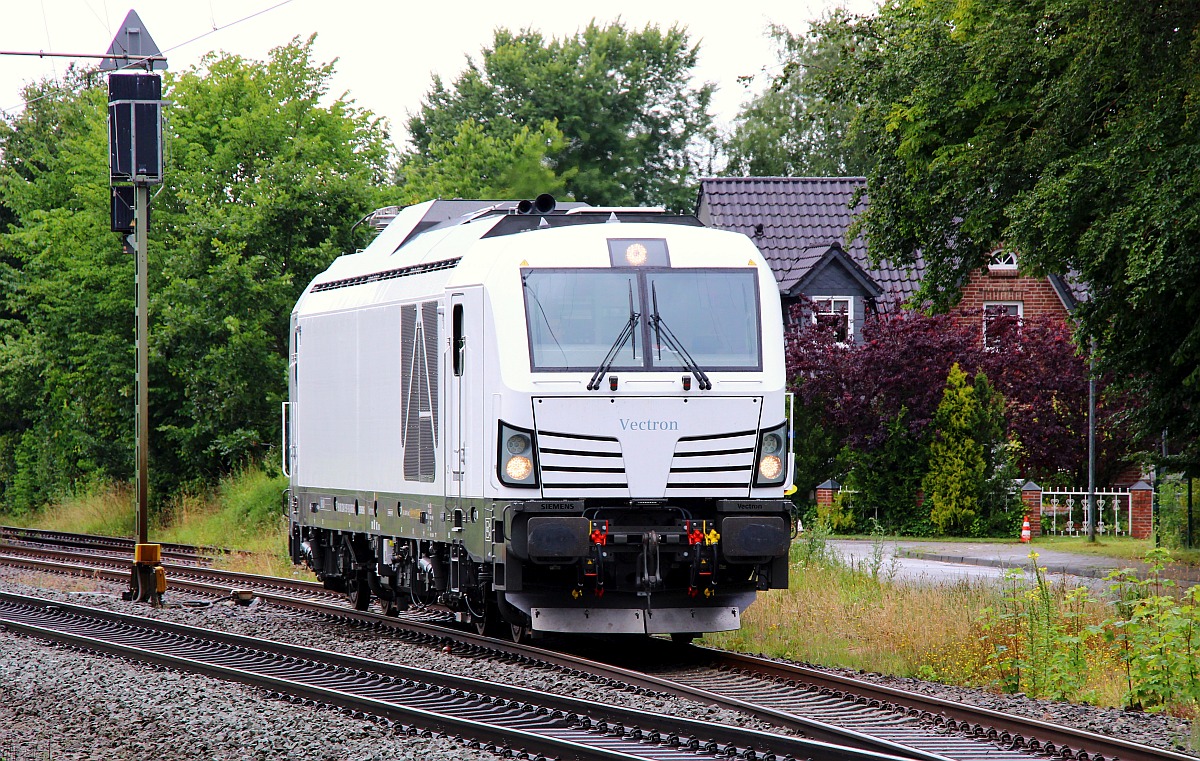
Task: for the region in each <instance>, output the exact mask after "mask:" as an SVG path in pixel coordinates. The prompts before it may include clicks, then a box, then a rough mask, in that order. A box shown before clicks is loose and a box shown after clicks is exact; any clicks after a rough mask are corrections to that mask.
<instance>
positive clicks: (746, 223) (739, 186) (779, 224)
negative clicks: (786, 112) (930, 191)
mask: <svg viewBox="0 0 1200 761" xmlns="http://www.w3.org/2000/svg"><path fill="white" fill-rule="evenodd" d="M865 187H866V178H864V177H710V178H705V179H702V180H701V181H700V192H699V197H698V199H697V203H696V216H697V217H698V218H699V219H700V221H701V222H703V223H704V224H706V225H709V226H711V227H717V228H721V229H726V230H735V231H737V232H741V233H745V234H746V235H748V236H750V237H751V238H752V239H753V240H754V242H755V243H756V244H757V245H758V247H759V250H760V251H762V253H763V257H764V258H765V259H766V260H767V262H768V263H769V264H770V265H771V269H772V270H773V271H774V272H775V278H776V281H777V282H778V283H779V289H780V295H781V296H782V297H783V302H784V313H785V315H784V317H785V320H786V319H789V313H790V311H791V306H792V305H794V304H795V303H796V302H797V301H798V300H799V299H800V298H801V297H807V298H809V299H812V300H813V301H814V303H815V304H816V306H817V309H818V310H819V313H818V315H816V318H817V319H829V320H834V321H837V320H840V321H842V322H844V323H845V332H846V334H847V336H848V340H850V339H851V338H852V339H855V340H857V339H859V338H860V335H859V331H858V328H859V326H861V325H862V324H863V321H864V320H865V319H866V317H867V316H868V315H870V314H877V313H880V312H886V311H889V310H892V309H895V308H896V306H897V305H898V304H900V303H903V302H906V301H908V300H909V299H910V298H911V297H912V296H913V294H914V293H915V292H916V290H917V288H918V287H919V286H920V282H921V276H922V273H923V271H924V262H923V261H922V260H921V259H920V257H918V258H917V260H916V261H915V262H914V263H912V264H905V265H892V264H890V263H888V262H882V263H880V264H879V265H877V266H876V265H872V264H871V262H870V261H869V260H868V258H867V247H866V243H865V241H863V239H862V237H861V236H860V237H858V238H855V239H854V240H853V241H850V242H849V243H847V242H846V231H847V230H849V228H850V225H851V223H852V222H853V221H854V217H855V216H856V215H857V214H858V213H860V212H861V211H862V209H863V208H864V207H865V205H866V199H865V198H860V199H859V200H858V202H857V203H855V199H854V196H855V195H856V194H857V193H858V192H859V191H860V190H862V189H863V188H865ZM1082 298H1085V293H1084V291H1083V289H1082V288H1081V287H1080V286H1079V285H1078V284H1074V283H1072V282H1071V281H1070V280H1069V279H1068V278H1064V277H1058V276H1050V277H1043V278H1034V277H1028V276H1025V275H1022V274H1021V273H1020V272H1019V271H1018V268H1017V262H1016V259H1015V257H1014V256H1013V255H1012V254H1010V253H1006V252H1004V251H1002V250H997V251H996V254H995V259H994V260H993V262H992V263H991V264H990V265H989V266H987V267H984V268H982V269H980V270H977V271H976V272H974V273H972V274H971V276H970V278H969V280H968V281H967V282H966V283H965V284H963V287H962V299H961V300H960V301H959V303H958V305H957V306H955V308H954V309H953V310H952V311H953V312H956V313H958V314H961V315H963V316H964V319H966V318H968V317H969V318H970V319H980V317H979V316H980V315H982V320H983V323H984V325H983V332H984V340H987V338H986V333H987V324H988V323H989V322H990V321H992V320H994V319H996V318H1000V317H1011V318H1017V319H1025V318H1032V317H1040V316H1045V315H1049V316H1051V317H1056V318H1059V319H1063V320H1065V319H1067V317H1068V315H1069V314H1070V313H1071V311H1072V310H1073V309H1074V308H1075V306H1076V305H1077V304H1078V303H1079V301H1080V300H1081V299H1082Z"/></svg>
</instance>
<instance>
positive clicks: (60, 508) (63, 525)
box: [6, 466, 305, 576]
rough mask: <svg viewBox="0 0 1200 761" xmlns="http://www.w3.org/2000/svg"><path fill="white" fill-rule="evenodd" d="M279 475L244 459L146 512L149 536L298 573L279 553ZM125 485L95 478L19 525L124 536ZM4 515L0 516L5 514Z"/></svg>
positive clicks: (239, 563)
mask: <svg viewBox="0 0 1200 761" xmlns="http://www.w3.org/2000/svg"><path fill="white" fill-rule="evenodd" d="M285 488H287V479H286V478H284V477H283V476H277V475H276V476H273V475H270V474H269V473H267V472H266V471H264V470H263V469H262V468H260V467H254V466H250V467H246V468H243V469H242V470H240V471H238V472H236V473H234V474H232V475H230V476H228V477H226V478H224V479H222V480H221V481H220V483H219V484H218V485H217V486H216V487H215V488H213V489H211V490H206V491H200V492H195V493H190V494H185V495H182V496H180V497H177V498H175V499H173V500H171V502H170V503H169V504H168V506H167V507H166V508H165V509H164V510H163V511H162V512H161V513H158V514H157V515H154V516H152V518H151V525H150V532H149V533H150V541H152V542H173V543H179V544H191V545H196V546H200V547H208V548H211V549H214V550H218V549H220V550H230V551H231V552H228V553H226V554H223V555H222V556H221V557H220V559H219V561H218V562H219V564H220V565H221V566H223V567H226V568H229V569H231V570H239V571H248V572H252V573H265V574H270V575H275V576H296V575H301V576H304V575H305V574H303V573H300V572H299V571H297V569H295V568H293V566H292V563H291V560H290V559H289V557H288V553H287V539H288V528H287V519H286V517H285V516H284V514H283V510H282V502H281V497H282V494H283V490H284V489H285ZM134 512H135V506H134V499H133V490H132V489H131V488H130V487H129V486H128V485H125V484H99V485H97V486H94V487H92V488H91V489H89V490H88V491H86V492H83V493H80V494H73V495H69V496H67V497H65V498H63V499H62V500H60V501H59V502H58V503H57V504H54V505H51V506H49V507H47V508H45V509H43V510H41V511H39V512H38V513H35V514H33V515H29V516H23V517H22V518H21V519H20V523H21V524H22V525H26V526H30V527H34V528H43V529H50V530H55V531H68V532H74V533H82V534H103V535H107V536H125V537H132V536H134V534H135V532H136V526H135V522H134ZM6 520H7V518H6Z"/></svg>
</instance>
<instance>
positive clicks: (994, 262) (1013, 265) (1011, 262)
mask: <svg viewBox="0 0 1200 761" xmlns="http://www.w3.org/2000/svg"><path fill="white" fill-rule="evenodd" d="M988 271H989V272H1016V271H1017V252H1016V251H1007V250H1005V249H1003V248H997V249H995V250H994V251H992V252H991V253H990V254H989V255H988Z"/></svg>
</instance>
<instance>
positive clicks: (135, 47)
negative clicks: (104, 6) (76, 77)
mask: <svg viewBox="0 0 1200 761" xmlns="http://www.w3.org/2000/svg"><path fill="white" fill-rule="evenodd" d="M108 54H109V55H120V56H132V57H131V58H128V59H125V58H105V59H104V63H102V64H100V68H101V69H102V70H104V71H116V70H117V69H126V68H131V69H142V70H145V69H146V64H147V61H145V60H142V58H141V57H142V56H161V55H162V51H160V50H159V49H158V45H156V44H155V43H154V38H152V37H151V36H150V33H149V32H147V31H146V26H145V24H143V23H142V20H141V18H139V17H138V15H137V11H135V10H130V11H129V15H127V16H126V17H125V20H124V21H122V22H121V29H120V31H118V32H117V36H116V37H113V41H112V44H111V45H109V46H108ZM148 63H149V64H150V68H151V69H155V70H158V69H165V68H167V62H166V61H149V62H148Z"/></svg>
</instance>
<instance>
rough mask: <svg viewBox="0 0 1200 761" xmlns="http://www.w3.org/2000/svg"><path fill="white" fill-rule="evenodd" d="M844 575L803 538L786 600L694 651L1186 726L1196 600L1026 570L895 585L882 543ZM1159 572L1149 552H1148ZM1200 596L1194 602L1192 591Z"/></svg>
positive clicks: (755, 609)
mask: <svg viewBox="0 0 1200 761" xmlns="http://www.w3.org/2000/svg"><path fill="white" fill-rule="evenodd" d="M876 541H877V546H878V548H879V551H878V552H877V553H875V556H874V559H873V560H872V559H868V560H867V561H866V562H859V563H858V565H857V567H852V566H851V565H849V564H848V563H847V562H845V561H844V560H843V559H842V558H840V557H839V556H837V554H836V552H835V551H833V550H832V549H831V548H829V547H828V546H827V545H825V544H824V541H823V539H822V538H820V537H819V536H810V537H808V538H806V539H805V540H803V541H801V542H799V543H797V544H796V545H794V546H793V548H792V559H791V560H792V565H791V577H790V588H789V589H787V590H778V591H772V592H769V593H766V594H763V595H760V597H759V601H758V602H757V603H756V604H755V605H754V606H752V607H751V608H750V609H749V610H747V611H746V613H745V615H744V616H743V618H742V628H741V630H740V631H736V632H723V633H719V634H710V635H707V636H706V637H705V638H704V639H705V643H706V644H710V645H713V646H716V647H724V648H728V649H732V650H738V651H743V652H751V653H761V654H764V655H768V656H774V657H782V658H788V659H791V660H799V661H805V662H809V663H814V664H818V665H824V666H835V667H843V668H854V669H862V670H865V671H873V672H879V673H885V674H894V675H897V676H910V677H919V678H923V679H930V680H934V681H940V682H945V683H949V684H958V685H965V686H974V687H985V688H991V689H995V690H997V691H1003V692H1010V693H1015V692H1024V693H1026V694H1029V695H1031V696H1034V697H1045V698H1052V699H1065V700H1072V701H1075V702H1087V703H1095V704H1099V705H1108V706H1132V707H1141V708H1145V709H1147V710H1160V711H1162V710H1165V711H1169V712H1171V713H1173V714H1176V715H1181V716H1195V715H1196V712H1197V706H1198V705H1200V604H1198V603H1200V593H1197V592H1193V593H1190V594H1183V595H1181V594H1179V593H1178V590H1172V589H1171V588H1170V586H1169V585H1164V584H1163V583H1161V581H1155V580H1153V579H1152V580H1151V581H1141V580H1137V579H1136V578H1134V577H1131V576H1128V575H1120V574H1118V575H1114V577H1113V578H1112V579H1110V580H1109V584H1110V585H1111V586H1112V593H1111V594H1110V595H1108V596H1106V597H1104V598H1103V599H1101V598H1098V597H1093V596H1092V595H1090V594H1089V593H1088V592H1087V590H1086V589H1084V588H1068V587H1066V586H1063V585H1062V584H1061V583H1051V582H1050V581H1049V580H1048V579H1047V577H1046V575H1045V573H1044V572H1043V571H1041V570H1039V569H1037V568H1036V566H1035V565H1034V563H1036V559H1037V557H1036V552H1035V553H1034V554H1032V555H1031V563H1030V566H1029V569H1027V572H1023V571H1014V572H1010V573H1009V574H1007V575H1006V576H1005V577H1004V579H1003V580H1002V581H1001V582H999V583H997V582H978V581H972V582H966V581H964V582H958V583H954V584H930V583H926V582H922V583H917V582H910V581H904V580H897V579H895V578H894V567H889V566H888V564H887V563H886V562H884V560H883V558H884V555H883V553H882V539H879V538H876ZM1148 555H1149V557H1148V559H1149V560H1150V561H1151V565H1152V566H1154V565H1156V564H1157V565H1158V566H1159V567H1161V566H1162V564H1163V561H1164V560H1165V555H1163V554H1162V551H1161V550H1160V551H1155V552H1150V553H1148ZM1198 592H1200V590H1198Z"/></svg>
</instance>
